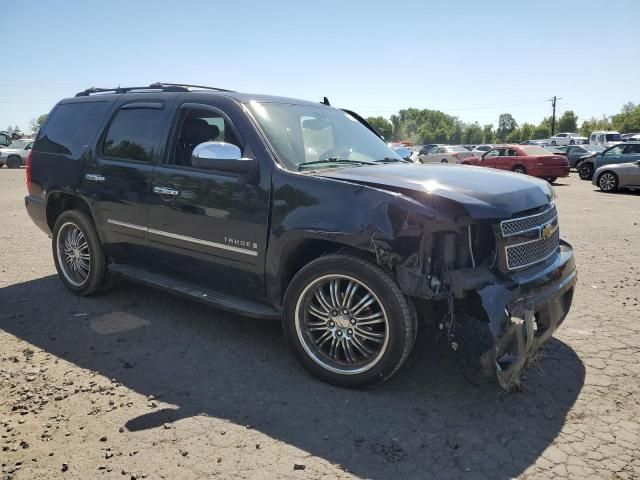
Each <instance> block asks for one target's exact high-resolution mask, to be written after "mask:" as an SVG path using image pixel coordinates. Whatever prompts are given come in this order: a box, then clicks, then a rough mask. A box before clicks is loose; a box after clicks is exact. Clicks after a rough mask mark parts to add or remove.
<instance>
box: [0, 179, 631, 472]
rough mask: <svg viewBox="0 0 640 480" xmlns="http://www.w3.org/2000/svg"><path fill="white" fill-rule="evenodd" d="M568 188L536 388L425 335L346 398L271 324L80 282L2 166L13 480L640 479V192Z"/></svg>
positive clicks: (1, 259)
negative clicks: (67, 276)
mask: <svg viewBox="0 0 640 480" xmlns="http://www.w3.org/2000/svg"><path fill="white" fill-rule="evenodd" d="M556 191H557V192H558V195H559V200H558V204H559V209H560V213H561V229H562V234H563V237H564V238H566V239H567V240H568V241H569V242H571V243H572V244H573V246H574V248H575V251H576V255H577V261H578V267H579V270H580V273H579V282H578V289H577V292H576V296H575V300H574V307H573V310H572V311H571V314H570V315H569V317H568V319H567V320H566V322H565V324H564V325H563V326H562V328H561V330H560V331H559V332H558V333H557V338H556V339H554V340H553V341H552V342H551V343H550V344H549V345H548V347H547V349H546V351H545V354H544V357H543V358H542V360H541V361H540V363H539V364H538V365H537V366H536V367H535V368H533V369H532V370H530V371H529V372H528V374H527V377H526V379H525V383H524V385H525V389H524V391H523V392H521V393H516V394H509V395H503V394H500V392H499V390H498V389H497V388H496V387H495V386H482V387H476V386H473V385H471V384H469V383H468V382H467V381H466V380H465V379H464V378H463V376H462V375H461V373H460V370H459V369H458V367H457V365H456V363H455V362H454V361H452V359H451V358H450V357H449V356H448V355H447V354H446V353H444V352H443V350H442V349H438V348H437V347H436V346H435V345H434V343H433V341H432V340H431V338H430V335H428V334H427V333H428V332H427V331H426V330H425V329H423V330H422V331H421V332H420V333H419V337H418V341H417V343H416V348H415V350H414V352H413V354H412V356H411V357H410V359H409V361H408V362H407V364H406V365H405V366H404V368H403V369H402V370H401V371H400V372H399V373H398V374H397V375H396V376H395V377H394V378H393V379H392V380H391V381H389V382H388V383H386V384H384V385H383V386H381V387H378V388H376V389H373V390H366V391H350V390H344V389H339V388H334V387H330V386H327V385H325V384H322V383H320V382H318V381H316V380H314V379H313V378H311V377H310V376H309V375H307V374H306V373H305V372H304V371H303V370H302V368H301V367H299V366H298V364H297V363H296V361H295V360H294V359H293V358H292V357H291V356H290V355H289V354H288V352H287V351H286V349H285V347H284V344H283V340H282V337H281V333H280V328H279V325H278V324H277V323H275V322H273V323H271V322H260V321H254V320H250V319H246V318H241V317H236V316H233V315H230V314H227V313H224V312H219V311H216V310H213V309H210V308H207V307H204V306H202V305H199V304H196V303H192V302H189V301H186V300H182V299H180V298H177V297H173V296H171V295H168V294H165V293H161V292H157V291H154V290H152V289H149V288H145V287H141V286H136V285H131V284H124V285H123V286H122V287H121V288H119V289H118V290H115V291H112V292H109V293H107V294H103V295H101V296H98V297H93V298H87V299H85V298H78V297H75V296H73V295H72V294H70V293H68V292H67V291H66V290H65V289H64V288H63V286H62V284H61V283H60V282H59V281H58V279H57V277H56V275H55V269H54V266H53V262H52V259H51V253H50V243H49V242H50V241H49V239H48V238H47V237H46V236H45V235H44V234H42V233H41V232H40V231H39V230H37V228H36V227H35V226H34V225H33V224H32V223H31V221H30V220H29V218H28V217H27V214H26V213H25V210H24V204H23V196H24V193H25V186H24V171H15V170H7V169H4V168H3V169H2V170H0V205H1V209H0V434H1V435H2V438H1V439H0V446H1V450H0V460H1V463H2V469H1V473H0V478H2V479H12V478H15V479H32V478H47V479H49V478H127V479H129V478H167V479H177V478H180V479H192V478H211V477H219V478H225V479H234V478H260V479H262V478H296V479H302V478H309V479H311V478H313V479H315V478H323V479H330V478H371V479H394V478H437V479H458V478H463V479H466V478H469V479H472V478H473V479H483V478H487V479H508V478H512V477H519V478H536V479H538V478H579V479H584V478H605V479H619V478H621V479H631V478H640V454H639V453H638V452H639V451H640V423H639V422H640V305H639V304H640V255H639V254H638V253H639V252H638V248H639V247H640V194H634V193H627V194H614V195H607V194H602V193H599V192H596V191H594V189H593V187H592V186H591V185H590V184H589V183H588V182H581V181H580V180H578V179H577V178H571V179H567V180H564V181H562V182H561V184H559V185H558V186H557V187H556Z"/></svg>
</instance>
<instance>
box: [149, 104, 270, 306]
mask: <svg viewBox="0 0 640 480" xmlns="http://www.w3.org/2000/svg"><path fill="white" fill-rule="evenodd" d="M234 114H235V115H236V116H238V115H241V114H242V113H241V112H237V111H234V112H230V114H227V113H226V112H224V111H223V110H222V109H221V108H218V107H216V106H214V105H204V104H195V103H184V104H182V105H181V106H180V108H179V109H178V113H177V115H176V118H175V120H174V126H173V129H172V132H173V133H172V135H171V137H172V140H171V143H170V146H169V148H168V150H167V155H166V158H165V163H163V164H162V165H159V166H158V167H156V168H155V169H154V171H153V178H152V182H151V183H152V191H153V192H154V195H153V200H152V203H151V206H150V210H149V228H148V235H149V241H150V243H151V246H152V249H153V251H154V252H155V261H154V268H155V269H157V270H158V271H159V273H163V274H168V275H170V276H172V277H175V278H178V279H180V280H183V281H185V282H188V283H191V284H196V285H198V286H202V287H207V286H208V287H209V288H212V289H215V290H219V291H227V292H228V293H232V294H236V295H238V296H246V297H251V296H255V295H256V294H263V293H264V285H263V273H264V259H265V252H266V248H267V245H266V242H267V230H268V220H269V215H268V214H269V188H268V186H269V185H270V180H269V178H268V177H269V175H270V169H269V168H267V166H266V165H267V163H266V162H263V163H262V165H259V167H258V170H257V171H254V172H252V173H251V174H249V175H241V174H236V173H230V172H222V171H213V170H202V169H198V168H194V167H193V166H192V165H191V154H192V152H193V149H194V148H195V147H196V146H197V145H198V144H200V143H203V142H209V141H216V142H221V141H222V142H226V143H232V144H235V145H237V146H238V147H240V149H241V151H242V154H243V157H255V154H254V153H253V152H255V151H256V150H257V149H255V148H252V146H251V145H250V144H249V142H248V141H247V135H245V134H243V132H242V131H241V130H240V129H239V128H238V127H237V125H239V123H238V121H233V118H232V116H231V115H234ZM244 121H245V122H246V119H245V120H244ZM245 133H246V132H245ZM258 160H260V159H258ZM258 164H260V162H258ZM261 175H262V177H261ZM261 179H262V181H261Z"/></svg>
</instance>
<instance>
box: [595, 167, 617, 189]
mask: <svg viewBox="0 0 640 480" xmlns="http://www.w3.org/2000/svg"><path fill="white" fill-rule="evenodd" d="M598 187H600V190H602V191H603V192H607V193H611V192H615V191H616V190H617V189H618V176H617V175H616V174H615V173H613V172H612V171H610V170H605V171H604V172H602V173H601V174H600V176H599V177H598Z"/></svg>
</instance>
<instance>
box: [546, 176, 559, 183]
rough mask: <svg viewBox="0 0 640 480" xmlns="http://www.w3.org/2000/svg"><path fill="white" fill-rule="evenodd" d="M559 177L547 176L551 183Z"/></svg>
mask: <svg viewBox="0 0 640 480" xmlns="http://www.w3.org/2000/svg"><path fill="white" fill-rule="evenodd" d="M557 179H558V177H548V178H547V182H549V183H553V182H555V181H556V180H557Z"/></svg>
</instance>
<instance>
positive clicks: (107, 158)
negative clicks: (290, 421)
mask: <svg viewBox="0 0 640 480" xmlns="http://www.w3.org/2000/svg"><path fill="white" fill-rule="evenodd" d="M27 184H28V190H29V195H28V196H27V197H26V207H27V210H28V212H29V215H30V216H31V218H32V219H33V221H34V222H35V223H36V224H37V225H38V227H40V228H41V229H42V230H43V231H45V232H46V233H47V234H49V235H51V236H52V239H53V240H52V249H53V259H54V262H55V265H56V268H57V270H58V274H59V276H60V279H61V280H62V281H63V282H64V284H65V285H66V286H67V287H68V288H69V289H70V290H72V291H73V292H75V293H77V294H79V295H90V294H94V293H96V292H99V291H101V290H104V289H105V288H107V287H109V286H110V285H112V284H113V283H114V280H115V279H117V278H118V277H125V278H127V279H130V280H134V281H138V282H142V283H145V284H148V285H152V286H154V287H158V288H161V289H164V290H167V291H170V292H175V293H177V294H181V295H184V296H187V297H190V298H193V299H195V300H198V301H202V302H206V303H208V304H210V305H213V306H215V307H219V308H223V309H227V310H230V311H233V312H236V313H238V314H241V315H248V316H253V317H260V318H274V319H281V321H282V325H283V329H284V333H285V336H286V339H287V341H288V343H289V344H290V346H291V348H292V350H293V352H294V353H295V355H296V356H297V357H298V358H299V360H300V361H301V362H302V364H303V365H304V366H305V367H306V368H307V369H308V370H310V371H311V372H313V373H314V374H315V375H317V376H318V377H320V378H322V379H323V380H325V381H328V382H332V383H335V384H339V385H345V386H360V385H372V384H376V383H380V382H382V381H384V380H385V379H387V378H388V377H390V376H391V375H392V374H393V373H394V372H395V371H396V370H397V369H398V368H399V367H400V366H401V365H402V363H403V362H404V361H405V360H406V358H407V356H408V355H409V352H410V351H411V349H412V347H413V344H414V340H415V337H416V328H417V323H418V322H417V320H418V318H420V319H423V320H425V321H426V323H431V324H432V325H434V326H435V328H434V331H436V332H438V331H440V332H441V336H442V338H445V339H446V341H447V342H448V343H449V344H450V345H451V347H452V348H453V349H454V350H455V351H456V353H457V354H460V355H461V357H462V359H463V360H464V362H463V364H464V365H466V366H467V367H469V370H470V371H471V372H473V373H476V374H482V375H484V376H493V378H496V376H497V378H498V379H499V380H500V381H501V383H502V384H503V385H511V384H512V383H514V382H517V379H518V376H519V373H520V372H521V370H522V369H523V368H524V367H525V366H526V365H527V364H528V363H529V362H530V361H531V359H532V358H533V357H534V352H535V350H536V349H537V347H538V346H539V345H540V344H542V343H543V342H544V341H545V340H546V339H548V338H549V337H550V336H551V335H552V333H553V331H554V330H555V328H556V327H557V326H558V325H559V324H560V323H561V322H562V321H563V319H564V318H565V316H566V314H567V312H568V311H569V308H570V305H571V300H572V295H573V288H574V285H575V281H576V271H575V264H574V258H573V252H572V249H571V247H570V246H569V245H568V244H567V243H565V242H563V241H562V240H560V236H559V228H558V217H557V213H556V207H555V206H554V203H553V201H554V192H553V189H552V187H551V186H549V185H548V184H547V182H544V181H541V180H537V179H534V178H531V177H527V176H525V175H518V174H512V173H505V172H498V171H494V170H491V169H485V168H476V167H467V166H456V165H440V164H438V165H435V164H434V165H416V164H412V163H408V162H406V161H404V160H403V159H401V158H400V157H398V156H397V155H396V154H395V153H394V152H393V151H392V150H391V149H390V148H389V147H388V146H387V145H386V144H385V142H384V141H383V140H382V139H381V138H380V136H378V135H377V134H376V133H375V130H374V129H373V128H372V127H371V126H370V125H369V124H367V122H366V121H364V120H363V119H362V118H361V117H360V116H358V115H357V114H355V113H354V112H350V111H345V110H340V109H337V108H333V107H331V106H329V105H328V101H325V102H324V103H322V104H319V103H312V102H306V101H300V100H294V99H287V98H278V97H272V96H263V95H250V94H243V93H236V92H231V91H227V90H221V89H214V88H205V87H193V86H184V85H176V84H153V85H151V86H150V87H144V88H118V89H112V90H106V89H104V90H103V89H89V90H86V91H84V92H80V93H79V94H77V95H76V96H75V97H74V98H68V99H65V100H62V101H61V102H60V103H58V104H57V105H56V106H55V107H54V108H53V110H52V111H51V113H50V114H49V116H48V118H47V121H46V123H45V124H44V125H43V127H42V128H41V129H40V131H39V133H38V137H37V139H36V141H35V144H34V146H33V150H32V154H31V155H30V157H29V160H28V167H27ZM496 374H497V375H496Z"/></svg>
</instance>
